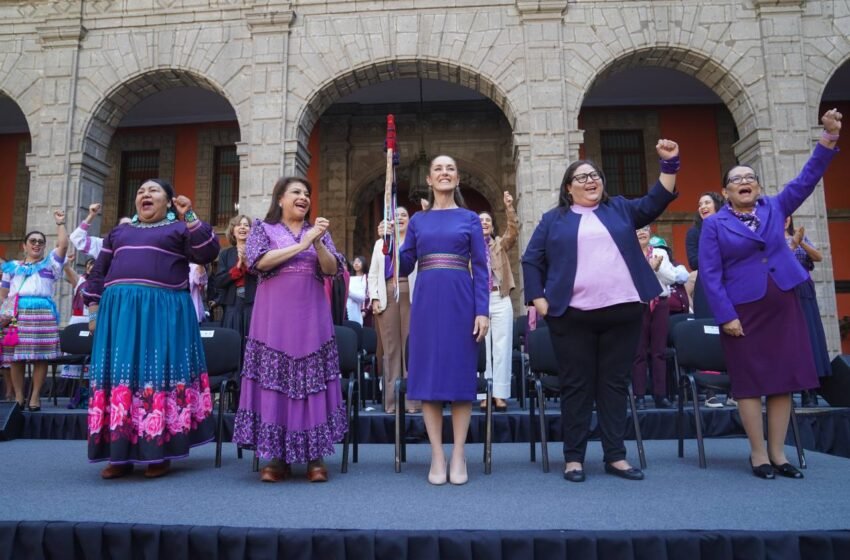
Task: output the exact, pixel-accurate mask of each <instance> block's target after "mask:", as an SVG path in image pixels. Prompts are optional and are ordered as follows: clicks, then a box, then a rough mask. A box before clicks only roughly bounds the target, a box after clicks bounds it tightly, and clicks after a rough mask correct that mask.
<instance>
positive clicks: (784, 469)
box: [762, 461, 803, 478]
mask: <svg viewBox="0 0 850 560" xmlns="http://www.w3.org/2000/svg"><path fill="white" fill-rule="evenodd" d="M770 465H771V466H772V467H773V469H774V470H775V471H776V472H778V473H779V474H780V475H781V476H784V477H785V478H803V473H801V472H800V471H799V469H797V467H795V466H794V465H792V464H791V463H783V464H781V465H777V464H776V463H774V462H773V461H771V462H770ZM762 466H763V465H762Z"/></svg>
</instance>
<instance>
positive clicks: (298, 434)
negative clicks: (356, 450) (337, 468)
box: [233, 271, 347, 463]
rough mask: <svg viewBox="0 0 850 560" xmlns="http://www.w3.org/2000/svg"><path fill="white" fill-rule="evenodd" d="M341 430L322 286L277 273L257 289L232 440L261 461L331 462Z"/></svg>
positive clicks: (335, 362) (302, 275)
mask: <svg viewBox="0 0 850 560" xmlns="http://www.w3.org/2000/svg"><path fill="white" fill-rule="evenodd" d="M281 304H283V305H285V306H286V313H285V314H283V313H281ZM346 429H347V422H346V418H345V408H344V406H343V402H342V390H341V388H340V371H339V357H338V354H337V347H336V340H335V338H334V331H333V323H332V322H331V312H330V305H329V304H328V301H327V299H326V297H325V292H324V286H323V284H322V283H321V282H319V281H318V280H317V279H316V277H315V276H314V275H313V274H310V273H306V272H292V271H282V272H281V273H280V274H278V275H277V276H273V277H270V278H268V279H266V280H265V281H263V282H262V283H261V284H260V285H259V286H258V288H257V295H256V299H255V301H254V313H253V316H252V318H251V331H250V334H249V336H248V342H247V344H246V347H245V359H244V364H243V370H242V393H241V396H240V399H239V410H238V412H237V413H236V424H235V427H234V436H233V440H234V441H235V442H236V443H238V444H240V445H242V446H243V447H246V448H249V449H256V450H257V453H258V455H259V456H261V457H263V458H265V459H273V458H274V459H283V460H285V461H286V462H287V463H306V462H307V461H311V460H315V459H320V458H322V457H325V456H328V455H332V454H333V453H334V446H333V444H334V443H335V442H339V441H341V440H342V437H343V435H344V434H345V431H346Z"/></svg>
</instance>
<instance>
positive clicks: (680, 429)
mask: <svg viewBox="0 0 850 560" xmlns="http://www.w3.org/2000/svg"><path fill="white" fill-rule="evenodd" d="M677 390H678V392H679V402H678V408H677V410H676V436H677V437H678V438H679V458H682V457H684V456H685V383H684V380H683V379H682V378H681V377H680V378H679V383H678V387H677Z"/></svg>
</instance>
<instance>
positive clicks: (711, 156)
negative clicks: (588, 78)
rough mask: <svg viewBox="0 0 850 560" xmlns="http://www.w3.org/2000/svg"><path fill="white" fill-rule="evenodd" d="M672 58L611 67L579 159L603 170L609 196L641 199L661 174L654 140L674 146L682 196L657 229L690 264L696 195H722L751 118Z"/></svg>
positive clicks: (587, 105) (585, 108)
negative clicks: (678, 150)
mask: <svg viewBox="0 0 850 560" xmlns="http://www.w3.org/2000/svg"><path fill="white" fill-rule="evenodd" d="M650 54H651V56H650ZM676 60H677V59H676V58H675V57H674V56H673V55H672V54H668V55H666V56H665V55H662V54H660V53H658V52H652V53H645V54H644V56H638V55H632V56H630V57H628V58H627V59H626V60H625V61H621V62H619V63H615V64H612V65H611V67H609V68H608V69H606V71H604V72H603V73H601V74H600V75H599V76H598V77H597V79H596V80H594V82H593V84H592V85H591V87H590V88H589V89H588V92H587V94H586V95H585V97H584V101H583V104H582V107H581V112H580V114H579V125H580V127H581V128H583V129H584V131H585V133H584V145H583V146H582V150H581V153H582V155H583V156H584V157H588V158H590V159H593V160H595V161H597V162H598V163H599V164H600V165H601V166H602V167H603V169H605V172H606V176H607V178H608V190H609V192H610V193H611V194H615V195H623V196H627V197H636V196H640V195H642V194H644V193H645V192H646V190H647V188H648V186H651V185H652V184H653V183H654V182H655V180H656V179H657V177H658V173H659V164H658V157H657V155H656V153H655V144H656V141H657V140H658V139H659V138H670V139H673V140H676V141H677V142H678V143H679V145H680V148H681V151H682V161H683V164H682V169H681V171H680V172H679V174H678V177H677V185H676V186H677V189H678V191H679V197H678V198H677V199H676V200H675V201H674V202H673V203H671V204H670V206H669V207H668V208H667V211H666V212H665V213H664V214H663V216H662V217H661V218H659V220H657V222H656V224H655V230H656V233H657V234H658V235H660V236H662V237H664V238H665V239H666V240H667V242H668V244H669V245H670V246H671V247H672V248H673V252H674V256H675V258H676V260H678V261H679V262H681V263H682V264H685V265H686V266H687V265H688V263H687V258H686V254H685V236H686V234H687V230H688V229H689V228H690V227H691V226H692V225H693V220H694V217H695V214H696V205H697V201H698V199H699V196H700V193H702V192H705V191H720V188H721V185H720V181H721V175H722V172H723V170H724V169H726V168H728V167H730V166H732V165H734V164H735V163H736V162H737V160H738V153H737V152H738V151H739V144H738V143H739V140H740V134H739V129H738V123H739V122H743V123H744V124H745V125H746V126H750V125H751V118H750V117H748V116H746V112H745V111H744V110H743V109H744V108H745V107H746V104H745V103H743V102H742V101H741V100H737V99H736V100H735V107H737V109H736V110H737V111H738V112H739V114H738V115H737V117H736V116H735V115H734V114H733V111H732V110H730V106H728V105H727V104H726V103H725V102H724V99H723V98H722V97H721V96H720V95H718V94H717V93H716V92H715V90H714V89H713V88H711V87H709V86H708V85H706V84H705V83H703V82H702V81H700V80H698V79H696V78H694V77H693V76H692V74H691V73H690V72H687V73H686V72H684V71H682V69H680V68H681V65H680V64H678V63H677V62H676ZM732 83H734V81H733V82H732Z"/></svg>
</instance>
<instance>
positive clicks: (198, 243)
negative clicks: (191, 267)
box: [174, 195, 220, 265]
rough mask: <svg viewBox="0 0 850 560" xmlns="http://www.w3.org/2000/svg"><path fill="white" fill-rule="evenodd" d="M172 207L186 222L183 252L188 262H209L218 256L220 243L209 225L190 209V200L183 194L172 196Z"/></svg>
mask: <svg viewBox="0 0 850 560" xmlns="http://www.w3.org/2000/svg"><path fill="white" fill-rule="evenodd" d="M174 209H175V210H176V211H177V215H178V217H179V218H180V219H182V220H184V221H185V222H186V235H185V238H184V242H183V254H184V255H185V257H186V258H187V259H189V262H193V263H198V264H201V265H203V264H209V263H211V262H213V261H214V260H215V258H216V257H217V256H218V252H219V249H220V245H219V243H218V237H216V235H215V232H214V231H213V228H212V226H211V225H209V224H208V223H206V222H202V221H201V220H199V219H198V216H196V215H195V212H194V211H193V210H192V201H191V200H189V199H188V198H186V197H185V196H183V195H179V196H176V197H174Z"/></svg>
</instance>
